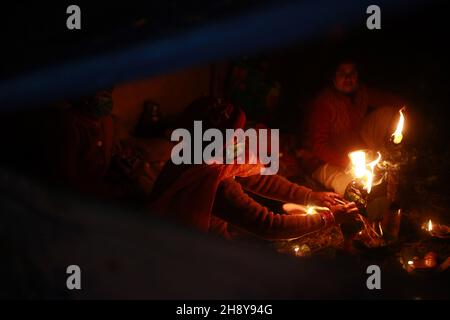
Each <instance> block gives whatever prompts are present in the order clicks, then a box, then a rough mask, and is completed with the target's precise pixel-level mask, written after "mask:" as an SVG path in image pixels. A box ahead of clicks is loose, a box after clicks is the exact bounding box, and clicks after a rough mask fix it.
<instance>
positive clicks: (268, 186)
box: [236, 175, 312, 204]
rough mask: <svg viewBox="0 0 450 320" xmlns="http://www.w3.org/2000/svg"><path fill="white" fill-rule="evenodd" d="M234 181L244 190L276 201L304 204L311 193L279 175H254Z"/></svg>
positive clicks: (309, 190)
mask: <svg viewBox="0 0 450 320" xmlns="http://www.w3.org/2000/svg"><path fill="white" fill-rule="evenodd" d="M236 179H237V181H238V182H239V183H240V184H241V185H242V187H243V188H244V189H245V190H248V191H250V192H253V193H255V194H257V195H260V196H263V197H265V198H269V199H274V200H278V201H284V202H295V203H300V204H306V203H307V202H308V198H309V195H310V193H311V192H312V190H311V189H309V188H306V187H303V186H299V185H298V184H295V183H292V182H290V181H289V180H287V179H286V178H283V177H281V176H279V175H271V176H269V175H267V176H263V175H255V176H250V177H246V178H236Z"/></svg>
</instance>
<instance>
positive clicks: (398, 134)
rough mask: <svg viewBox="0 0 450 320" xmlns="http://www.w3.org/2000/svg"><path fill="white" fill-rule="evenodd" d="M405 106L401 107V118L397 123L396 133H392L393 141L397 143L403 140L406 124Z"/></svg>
mask: <svg viewBox="0 0 450 320" xmlns="http://www.w3.org/2000/svg"><path fill="white" fill-rule="evenodd" d="M404 109H405V108H404V107H403V108H401V109H400V110H399V111H398V112H399V113H400V118H399V120H398V123H397V128H396V129H395V131H394V133H393V134H392V135H391V138H392V142H394V143H395V144H399V143H400V142H402V140H403V133H402V132H403V126H404V125H405V117H404V116H403V111H404Z"/></svg>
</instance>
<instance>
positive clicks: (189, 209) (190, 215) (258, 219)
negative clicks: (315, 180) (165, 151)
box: [151, 162, 324, 239]
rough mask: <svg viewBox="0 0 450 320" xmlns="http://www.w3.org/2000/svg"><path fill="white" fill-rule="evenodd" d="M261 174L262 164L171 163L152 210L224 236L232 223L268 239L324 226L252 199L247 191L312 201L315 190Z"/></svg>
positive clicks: (316, 218) (159, 183)
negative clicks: (270, 207)
mask: <svg viewBox="0 0 450 320" xmlns="http://www.w3.org/2000/svg"><path fill="white" fill-rule="evenodd" d="M259 170H260V166H259V165H218V164H217V165H216V164H215V165H182V166H175V165H173V164H172V163H171V162H168V163H167V164H166V166H165V168H164V169H163V171H162V172H161V174H160V176H159V177H158V181H157V182H156V184H155V189H154V191H153V195H152V198H153V199H154V201H153V203H152V204H151V211H152V212H154V213H156V214H160V215H162V216H165V217H171V218H172V219H174V220H176V221H180V222H183V223H185V224H188V225H192V226H194V227H196V228H197V229H200V230H202V231H213V232H216V233H220V234H222V235H224V236H227V232H226V229H227V223H231V224H233V225H234V226H236V227H238V228H242V229H244V230H246V231H249V232H251V233H254V234H256V235H258V236H260V237H263V238H267V239H286V238H294V237H299V236H301V235H303V234H305V233H307V232H311V231H315V230H318V229H320V228H321V227H323V225H324V223H323V221H322V218H321V217H320V216H319V215H313V216H304V215H285V214H283V215H282V214H276V213H273V212H271V211H270V210H269V209H268V208H266V207H264V206H262V205H260V204H259V203H258V202H256V201H254V200H253V199H252V198H251V197H250V196H248V195H247V194H246V193H245V192H244V189H245V190H247V191H251V192H253V193H255V194H258V195H261V196H264V197H267V198H272V199H276V200H281V201H290V202H296V203H306V202H307V200H308V197H309V194H310V192H311V190H310V189H308V188H305V187H301V186H298V185H296V184H294V183H291V182H289V181H288V180H286V179H284V178H282V177H279V176H261V175H259ZM234 177H236V178H234Z"/></svg>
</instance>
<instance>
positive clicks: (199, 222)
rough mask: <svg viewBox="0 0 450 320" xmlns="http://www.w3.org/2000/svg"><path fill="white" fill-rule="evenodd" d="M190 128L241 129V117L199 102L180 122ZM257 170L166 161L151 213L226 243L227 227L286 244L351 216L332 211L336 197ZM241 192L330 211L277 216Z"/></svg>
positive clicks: (215, 103) (226, 107)
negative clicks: (197, 123) (220, 237)
mask: <svg viewBox="0 0 450 320" xmlns="http://www.w3.org/2000/svg"><path fill="white" fill-rule="evenodd" d="M183 119H184V120H186V121H187V122H188V123H189V125H187V126H186V128H189V127H192V124H193V121H194V120H200V121H202V124H203V128H217V129H219V130H221V131H225V129H238V128H244V125H245V114H244V113H243V112H242V111H241V110H240V109H239V108H236V107H233V106H232V105H230V104H225V103H220V101H219V100H216V99H213V98H201V99H199V100H197V101H195V102H194V103H193V104H191V106H189V107H188V108H187V110H186V112H185V114H184V116H183ZM260 169H261V165H260V164H249V163H246V164H219V163H214V164H205V163H204V164H193V165H190V164H189V165H187V164H182V165H175V164H173V163H172V161H168V162H167V164H166V165H165V167H164V169H163V170H162V172H161V174H160V175H159V177H158V179H157V181H156V184H155V187H154V191H153V194H152V203H151V211H152V212H154V213H155V214H159V215H161V216H164V217H169V218H172V219H173V220H175V221H179V222H182V223H184V224H187V225H190V226H194V227H195V228H197V229H199V230H202V231H204V232H214V233H219V234H221V235H223V236H225V237H227V238H228V237H229V234H228V232H227V225H228V224H231V225H233V226H234V227H237V228H238V229H241V230H244V231H247V232H250V233H253V234H254V235H256V236H259V237H262V238H265V239H289V238H295V237H299V236H302V235H304V234H306V233H309V232H313V231H317V230H320V229H322V228H325V227H328V226H330V225H332V224H334V223H336V222H340V221H342V220H344V219H348V218H350V217H352V216H353V213H355V211H356V208H355V206H354V204H353V203H350V204H346V205H336V202H335V198H337V197H339V196H338V195H337V194H335V193H330V192H313V191H312V190H310V189H308V188H306V187H303V186H299V185H297V184H295V183H291V182H289V181H288V180H286V179H285V178H283V177H281V176H277V175H265V176H264V175H260ZM246 192H251V193H254V194H257V195H259V196H262V197H265V198H270V199H274V200H279V201H285V202H294V203H299V204H316V205H326V206H328V207H330V211H325V212H323V213H320V214H314V215H303V214H293V215H288V214H277V213H274V212H272V211H270V210H269V209H268V208H267V207H265V206H263V205H261V204H259V203H258V202H257V201H255V200H254V199H253V198H251V197H250V196H249V195H248V194H247V193H246Z"/></svg>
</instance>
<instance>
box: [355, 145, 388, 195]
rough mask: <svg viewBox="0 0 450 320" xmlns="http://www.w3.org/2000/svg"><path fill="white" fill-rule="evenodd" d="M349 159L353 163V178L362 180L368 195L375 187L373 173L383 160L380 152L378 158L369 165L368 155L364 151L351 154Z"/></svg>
mask: <svg viewBox="0 0 450 320" xmlns="http://www.w3.org/2000/svg"><path fill="white" fill-rule="evenodd" d="M349 157H350V160H351V162H352V173H353V176H354V177H355V178H356V179H358V180H360V181H361V183H362V184H363V187H364V189H366V190H367V193H370V192H371V191H372V185H373V177H374V173H373V171H374V169H375V166H376V165H377V164H378V162H380V160H381V153H379V152H378V157H377V158H376V159H375V160H373V161H371V162H369V163H367V161H366V153H365V152H364V151H362V150H357V151H354V152H351V153H350V154H349Z"/></svg>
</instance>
